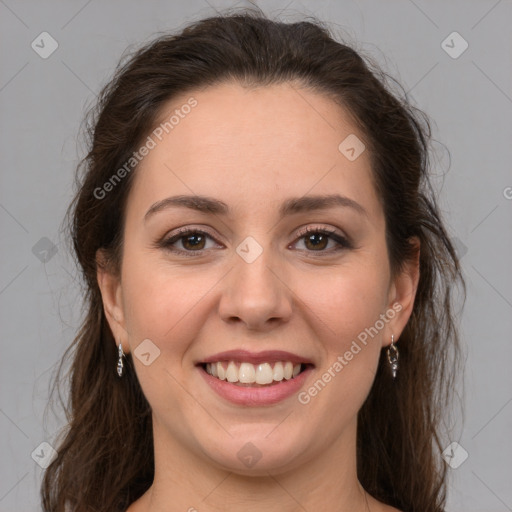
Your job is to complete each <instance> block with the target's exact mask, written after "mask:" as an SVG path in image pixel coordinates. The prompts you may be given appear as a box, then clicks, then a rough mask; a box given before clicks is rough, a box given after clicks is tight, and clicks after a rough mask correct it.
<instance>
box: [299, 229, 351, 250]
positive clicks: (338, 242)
mask: <svg viewBox="0 0 512 512" xmlns="http://www.w3.org/2000/svg"><path fill="white" fill-rule="evenodd" d="M302 240H303V241H304V247H305V249H302V248H301V247H298V249H300V250H306V251H308V252H318V253H331V252H335V251H339V250H342V249H350V248H351V247H352V246H351V244H350V243H349V241H348V240H347V239H346V238H345V237H343V236H342V235H340V234H337V233H336V231H333V230H328V229H319V228H308V229H306V230H305V231H303V232H302V233H301V234H300V236H299V238H298V241H297V242H296V243H298V242H299V241H302ZM329 244H330V245H329ZM326 249H327V250H326Z"/></svg>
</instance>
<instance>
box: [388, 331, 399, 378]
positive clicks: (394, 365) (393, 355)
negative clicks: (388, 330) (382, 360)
mask: <svg viewBox="0 0 512 512" xmlns="http://www.w3.org/2000/svg"><path fill="white" fill-rule="evenodd" d="M394 339H395V337H394V336H393V334H392V335H391V345H390V346H389V347H388V361H389V366H391V373H392V375H393V379H394V378H396V372H397V370H398V349H397V348H396V345H395V343H394Z"/></svg>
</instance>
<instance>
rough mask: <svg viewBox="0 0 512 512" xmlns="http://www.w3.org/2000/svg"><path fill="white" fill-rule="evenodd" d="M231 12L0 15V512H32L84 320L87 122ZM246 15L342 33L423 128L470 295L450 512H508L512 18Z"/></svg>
mask: <svg viewBox="0 0 512 512" xmlns="http://www.w3.org/2000/svg"><path fill="white" fill-rule="evenodd" d="M233 5H239V6H243V5H244V3H243V2H239V3H238V4H236V3H235V2H222V1H217V0H209V1H208V2H206V1H205V0H187V1H186V2H170V1H157V0H151V1H146V2H135V1H124V2H120V1H113V0H111V1H103V2H100V1H99V0H92V1H91V0H90V1H80V2H78V1H68V2H56V1H46V2H36V1H17V2H16V1H14V0H0V38H1V43H0V58H1V61H0V62H1V64H0V69H1V75H0V105H1V112H2V115H1V121H0V122H1V130H2V131H1V133H2V138H1V139H0V158H1V174H0V176H1V188H0V229H1V240H2V265H1V269H0V311H1V313H0V315H1V319H0V326H1V338H0V339H1V341H0V343H1V352H0V354H1V357H0V365H1V373H0V432H1V436H0V460H1V468H0V511H1V512H7V511H9V512H11V511H37V510H40V506H39V494H38V492H39V483H40V479H41V475H42V469H41V468H40V467H39V465H38V464H36V462H35V461H34V460H33V459H32V458H31V454H32V453H33V452H34V450H36V448H37V450H36V456H35V457H34V458H35V459H37V454H40V459H44V457H43V455H41V454H45V453H47V450H48V449H47V448H45V447H44V446H43V447H42V448H38V447H39V445H40V443H42V442H44V441H49V442H51V440H52V438H53V435H54V433H55V431H56V429H57V427H58V426H59V425H60V424H61V423H62V418H60V420H59V418H55V417H53V416H51V415H50V416H49V417H48V419H47V421H45V418H44V410H45V406H46V404H47V400H48V383H49V378H50V376H51V374H52V372H53V370H54V368H55V364H56V362H57V361H58V360H59V358H60V357H61V355H62V353H63V351H64V349H65V347H66V346H68V344H69V343H70V342H71V340H72V338H73V335H74V333H75V331H76V329H77V327H78V325H79V320H80V288H79V283H78V281H77V271H76V269H75V267H74V264H73V260H72V259H71V257H70V253H69V250H68V244H67V242H66V240H65V239H64V237H63V235H62V233H61V231H60V226H61V221H62V218H63V215H64V212H65V209H66V207H67V204H68V203H69V201H70V198H71V192H72V183H73V173H74V169H75V166H76V163H77V161H78V158H79V157H81V156H83V154H84V153H83V147H81V146H80V145H77V135H78V130H79V125H80V121H81V119H82V118H83V113H84V108H85V107H86V106H87V105H90V104H91V103H92V102H93V101H94V99H95V95H96V93H97V92H98V91H99V89H100V86H101V85H102V84H104V83H105V81H106V80H107V79H108V77H109V75H110V74H111V72H112V70H113V68H114V66H115V64H116V63H117V61H118V59H119V57H120V55H121V54H122V52H123V51H124V50H125V49H126V47H127V46H128V45H130V44H140V43H142V42H144V41H147V40H148V39H150V38H151V37H152V36H153V35H154V34H155V33H156V32H157V31H164V30H177V29H180V28H183V26H184V25H185V24H187V23H188V22H189V21H191V20H194V19H198V18H200V17H203V16H206V15H212V14H214V13H215V9H222V8H225V7H228V6H233ZM258 5H259V6H260V7H261V8H262V9H263V10H264V11H265V12H267V13H268V14H270V15H277V14H278V13H279V12H280V14H279V18H281V19H283V20H287V21H294V20H297V19H299V18H301V15H302V14H308V13H311V14H313V15H315V16H318V17H319V18H320V19H323V20H326V21H329V22H331V26H333V28H336V27H339V28H340V29H342V30H346V31H347V32H348V34H349V36H350V37H352V38H354V39H355V40H356V41H357V42H358V43H357V44H358V45H359V48H361V49H363V50H364V51H366V52H368V53H369V54H370V55H372V56H373V57H374V58H375V59H377V61H378V62H379V63H380V64H381V65H382V66H383V67H384V69H386V70H387V71H388V72H390V73H391V74H392V75H393V76H395V77H396V78H397V79H398V80H399V81H400V82H401V83H402V84H403V85H404V87H405V88H406V90H408V91H409V92H410V95H411V99H412V100H413V101H414V104H415V105H417V106H418V107H419V108H421V109H423V110H425V111H426V112H427V114H429V116H430V117H431V118H432V120H433V121H434V138H435V139H436V140H437V141H439V142H437V143H436V144H435V145H434V149H435V152H436V155H437V157H436V158H437V161H436V164H437V170H438V171H437V173H438V176H439V179H436V183H437V184H438V188H439V191H440V194H441V204H442V207H443V211H444V212H445V215H446V219H447V221H448V224H449V230H450V232H451V233H452V235H453V236H455V237H456V238H457V245H458V250H459V254H460V255H461V256H462V264H463V267H464V272H465V275H466V278H467V283H468V300H467V304H466V309H465V312H464V315H463V317H462V334H463V338H464V347H465V352H466V357H467V360H466V363H465V368H466V376H465V379H466V404H465V417H464V423H462V421H461V420H462V416H461V415H460V413H459V411H458V410H456V411H455V413H454V414H455V420H457V421H456V425H458V427H457V428H456V430H455V432H456V433H455V434H454V437H453V438H452V439H451V440H452V441H458V442H459V443H460V445H461V446H462V447H463V449H464V450H466V451H467V452H468V454H469V456H468V458H467V460H465V461H464V463H462V464H461V465H460V466H459V467H458V468H457V469H450V473H451V480H450V495H449V503H448V509H447V510H448V512H458V511H460V512H462V511H464V512H473V511H486V512H491V511H496V512H501V511H506V510H512V486H511V485H510V482H511V476H512V471H511V469H512V465H511V462H510V461H511V458H512V442H511V440H510V433H511V431H512V403H511V402H512V385H511V384H512V372H510V364H511V362H512V359H511V355H512V344H511V343H510V341H511V339H510V338H511V337H510V332H511V327H512V314H511V313H512V291H511V289H512V286H511V285H512V280H511V273H510V253H511V248H512V237H511V227H512V215H511V213H512V200H511V197H512V189H511V188H510V187H512V175H511V172H510V162H511V153H512V124H511V123H510V117H511V115H512V83H511V82H512V79H511V77H512V74H511V70H512V55H511V53H512V44H511V43H512V32H511V30H510V26H511V21H512V2H511V1H510V0H500V1H497V0H489V1H486V0H481V1H471V2H470V1H462V0H459V1H451V2H446V1H438V0H436V1H429V2H427V1H425V0H415V1H414V2H413V1H408V0H401V1H398V0H394V1H377V0H374V1H360V2H356V1H348V0H343V1H337V2H334V1H331V2H329V1H327V0H321V1H315V2H313V1H308V2H306V1H303V2H300V1H298V0H295V1H293V0H292V1H289V0H285V1H283V2H280V1H266V2H259V3H258ZM43 31H47V32H49V33H50V34H51V36H52V37H53V38H54V39H55V40H56V41H57V42H58V45H59V46H58V48H57V50H56V51H55V52H54V53H53V54H52V55H51V56H50V57H48V58H47V59H43V58H41V57H40V56H39V55H38V54H37V53H36V52H35V51H34V50H33V49H32V47H31V43H32V41H34V40H36V38H37V37H38V36H39V34H40V33H41V32H43ZM453 31H457V32H459V33H460V34H461V36H462V37H463V38H464V39H465V40H466V41H467V42H468V44H469V47H468V49H467V50H466V51H465V52H464V53H463V54H462V55H460V56H459V57H458V58H455V59H454V58H452V57H450V56H449V55H448V54H447V53H446V52H445V51H444V49H443V47H442V46H441V43H442V41H443V40H445V39H446V37H447V36H448V35H449V34H451V33H452V32H453ZM448 41H450V39H449V40H448ZM36 42H37V40H36ZM448 44H450V45H451V46H454V50H457V49H459V48H460V43H459V42H457V41H454V43H453V44H452V43H451V42H450V43H448ZM46 48H48V46H46ZM441 143H442V144H441ZM443 144H444V145H445V146H446V148H448V149H449V152H450V154H448V152H447V151H446V148H445V147H444V146H443ZM450 157H451V158H450ZM448 169H449V171H448V172H447V174H446V175H445V178H444V181H443V180H442V178H443V175H444V174H445V172H446V171H447V170H448ZM44 237H46V238H47V239H48V240H45V239H43V241H41V239H42V238H44ZM51 244H54V245H55V248H54V249H53V252H55V250H57V252H56V253H55V254H53V252H52V248H53V245H51ZM45 250H47V251H48V252H46V253H45V252H44V251H45ZM41 260H43V261H41ZM45 260H46V261H45ZM507 370H508V371H507ZM41 450H42V452H41ZM461 453H463V452H460V451H459V452H458V454H457V457H460V454H461Z"/></svg>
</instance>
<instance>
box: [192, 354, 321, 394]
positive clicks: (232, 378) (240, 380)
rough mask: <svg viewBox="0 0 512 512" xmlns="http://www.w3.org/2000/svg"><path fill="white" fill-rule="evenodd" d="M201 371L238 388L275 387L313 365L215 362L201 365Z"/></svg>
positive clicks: (282, 362)
mask: <svg viewBox="0 0 512 512" xmlns="http://www.w3.org/2000/svg"><path fill="white" fill-rule="evenodd" d="M200 366H201V367H202V369H203V370H204V371H205V372H206V373H207V374H208V375H211V376H212V377H214V378H216V379H218V380H221V381H227V382H230V383H231V384H234V385H236V386H240V387H254V388H258V387H268V386H275V385H276V384H279V383H280V382H282V381H283V380H285V381H287V380H292V379H294V378H295V377H297V376H298V375H299V374H301V373H302V372H303V371H305V370H306V368H307V367H312V366H313V365H311V364H309V363H296V364H294V363H293V362H292V361H276V362H269V361H265V362H262V363H259V364H252V363H249V362H247V361H234V360H231V361H217V362H212V363H202V364H201V365H200Z"/></svg>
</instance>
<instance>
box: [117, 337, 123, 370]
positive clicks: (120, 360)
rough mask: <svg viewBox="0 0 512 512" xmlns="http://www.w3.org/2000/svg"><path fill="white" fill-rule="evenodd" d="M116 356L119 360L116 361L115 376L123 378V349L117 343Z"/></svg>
mask: <svg viewBox="0 0 512 512" xmlns="http://www.w3.org/2000/svg"><path fill="white" fill-rule="evenodd" d="M118 356H119V359H118V361H117V375H118V376H119V377H122V376H123V357H124V352H123V347H122V345H121V343H119V350H118Z"/></svg>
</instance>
